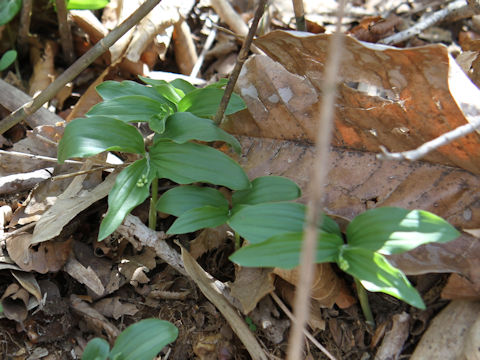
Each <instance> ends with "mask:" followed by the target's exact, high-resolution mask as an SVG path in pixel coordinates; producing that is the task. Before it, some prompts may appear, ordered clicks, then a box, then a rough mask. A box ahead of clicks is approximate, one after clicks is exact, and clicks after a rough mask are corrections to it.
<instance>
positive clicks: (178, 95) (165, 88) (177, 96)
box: [154, 83, 185, 104]
mask: <svg viewBox="0 0 480 360" xmlns="http://www.w3.org/2000/svg"><path fill="white" fill-rule="evenodd" d="M154 89H155V90H156V91H157V92H158V93H159V94H160V95H162V96H163V97H164V98H165V99H168V100H170V101H171V102H172V103H174V104H178V102H179V101H180V100H181V99H182V97H184V96H185V94H184V93H183V91H181V90H180V91H179V90H178V89H176V88H175V87H173V85H171V84H169V83H166V84H161V85H155V86H154Z"/></svg>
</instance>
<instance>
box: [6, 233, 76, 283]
mask: <svg viewBox="0 0 480 360" xmlns="http://www.w3.org/2000/svg"><path fill="white" fill-rule="evenodd" d="M31 239H32V235H31V234H28V233H23V234H19V235H17V236H12V237H10V238H8V239H7V251H8V255H9V256H10V257H11V258H12V260H13V261H15V263H16V264H17V265H18V266H19V267H20V268H21V269H22V270H24V271H36V272H39V273H41V274H45V273H47V272H49V271H50V272H55V271H58V270H60V269H61V268H62V267H63V265H64V264H65V263H66V261H67V259H68V257H69V255H70V251H71V248H72V238H69V239H68V240H66V241H63V242H55V241H49V242H44V243H42V244H40V245H38V246H36V247H31V246H30V244H31Z"/></svg>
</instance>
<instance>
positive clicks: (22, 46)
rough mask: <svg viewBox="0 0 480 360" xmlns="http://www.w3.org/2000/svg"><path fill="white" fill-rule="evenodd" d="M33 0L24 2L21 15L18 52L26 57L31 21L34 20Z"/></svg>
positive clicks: (24, 0)
mask: <svg viewBox="0 0 480 360" xmlns="http://www.w3.org/2000/svg"><path fill="white" fill-rule="evenodd" d="M32 3H33V0H23V4H22V12H21V14H20V28H19V29H18V38H17V44H18V50H19V52H20V53H21V54H22V55H25V54H26V53H27V50H28V38H29V36H30V20H31V18H32Z"/></svg>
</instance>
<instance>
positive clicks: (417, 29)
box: [378, 0, 468, 45]
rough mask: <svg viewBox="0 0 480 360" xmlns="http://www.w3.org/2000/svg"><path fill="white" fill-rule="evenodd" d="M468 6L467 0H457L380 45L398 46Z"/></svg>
mask: <svg viewBox="0 0 480 360" xmlns="http://www.w3.org/2000/svg"><path fill="white" fill-rule="evenodd" d="M467 6H468V4H467V1H466V0H456V1H454V2H451V3H450V4H448V5H447V6H446V7H444V8H443V9H441V10H438V11H436V12H434V13H433V14H432V15H430V16H428V17H426V18H425V19H423V20H422V21H420V22H418V23H416V24H415V25H414V26H412V27H411V28H409V29H407V30H404V31H401V32H399V33H396V34H394V35H391V36H388V37H386V38H385V39H382V40H380V41H379V42H378V43H379V44H385V45H392V44H398V43H400V42H402V41H405V40H408V39H410V38H412V37H414V36H415V35H418V34H420V33H421V32H422V31H423V30H425V29H427V28H429V27H430V26H432V25H434V24H436V23H438V22H440V21H442V20H443V19H445V17H447V15H448V14H450V13H452V12H453V11H456V10H458V9H460V8H462V7H467Z"/></svg>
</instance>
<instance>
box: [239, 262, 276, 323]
mask: <svg viewBox="0 0 480 360" xmlns="http://www.w3.org/2000/svg"><path fill="white" fill-rule="evenodd" d="M273 281H274V277H273V275H272V269H259V268H250V267H239V268H238V270H237V272H236V274H235V281H234V282H233V283H232V284H231V285H230V289H231V294H232V296H233V297H234V298H236V299H237V300H238V301H239V302H240V305H241V307H242V311H243V313H244V314H248V313H249V312H251V311H252V310H253V309H255V307H256V306H257V303H258V302H259V301H260V300H261V299H262V298H263V297H265V295H267V294H269V293H270V292H272V291H273V290H275V287H274V286H273Z"/></svg>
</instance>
